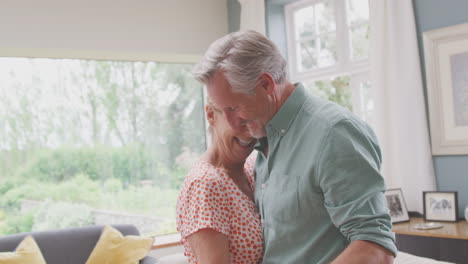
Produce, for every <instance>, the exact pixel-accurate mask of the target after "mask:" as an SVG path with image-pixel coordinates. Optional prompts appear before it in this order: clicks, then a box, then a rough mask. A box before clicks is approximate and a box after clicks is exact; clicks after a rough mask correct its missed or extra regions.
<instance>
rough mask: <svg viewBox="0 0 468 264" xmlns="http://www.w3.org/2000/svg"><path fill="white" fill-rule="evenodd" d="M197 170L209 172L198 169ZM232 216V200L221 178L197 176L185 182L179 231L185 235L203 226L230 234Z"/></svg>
mask: <svg viewBox="0 0 468 264" xmlns="http://www.w3.org/2000/svg"><path fill="white" fill-rule="evenodd" d="M198 173H203V174H205V173H206V172H202V171H200V170H199V171H198ZM192 176H193V175H192ZM229 215H230V212H229V199H228V197H227V195H226V190H225V189H224V187H223V185H222V182H221V180H220V179H219V178H218V177H216V176H215V175H209V174H208V175H207V174H205V175H195V177H193V178H191V179H190V180H188V181H187V182H186V183H185V185H184V188H183V189H182V190H181V194H180V196H179V201H178V206H177V218H178V230H179V232H180V234H181V236H182V238H184V239H185V238H187V237H188V236H190V235H191V234H193V233H195V232H197V231H198V230H200V229H204V228H211V229H214V230H216V231H218V232H220V233H222V234H224V235H229V233H230V228H229V219H230V216H229Z"/></svg>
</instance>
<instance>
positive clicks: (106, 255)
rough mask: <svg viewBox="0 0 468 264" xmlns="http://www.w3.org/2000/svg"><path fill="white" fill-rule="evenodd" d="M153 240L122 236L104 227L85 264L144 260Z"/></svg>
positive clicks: (118, 263)
mask: <svg viewBox="0 0 468 264" xmlns="http://www.w3.org/2000/svg"><path fill="white" fill-rule="evenodd" d="M152 244H153V238H147V237H141V236H125V237H124V236H122V234H121V233H120V232H119V231H118V230H116V229H114V228H113V227H111V226H107V225H106V226H105V227H104V230H103V231H102V234H101V237H100V238H99V240H98V242H97V244H96V246H95V247H94V249H93V252H91V255H90V256H89V258H88V260H87V261H86V264H130V263H138V261H139V260H141V259H142V258H144V257H145V256H146V254H147V253H148V251H149V250H150V248H151V245H152Z"/></svg>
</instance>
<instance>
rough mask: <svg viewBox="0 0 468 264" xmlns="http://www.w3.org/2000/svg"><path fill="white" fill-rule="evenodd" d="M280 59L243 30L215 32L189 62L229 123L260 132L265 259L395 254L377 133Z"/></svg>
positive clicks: (343, 259) (350, 259) (385, 259)
mask: <svg viewBox="0 0 468 264" xmlns="http://www.w3.org/2000/svg"><path fill="white" fill-rule="evenodd" d="M285 68H286V61H285V60H284V58H283V57H282V56H281V54H280V53H279V51H278V49H277V47H276V46H275V45H274V44H273V43H272V42H271V41H270V40H268V39H267V38H265V37H264V36H263V35H261V34H259V33H257V32H254V31H246V32H235V33H231V34H229V35H227V36H225V37H223V38H221V39H219V40H217V41H215V42H214V43H213V44H212V45H211V46H210V47H209V49H208V51H207V52H206V54H205V56H204V57H203V59H202V60H201V61H200V62H199V64H198V65H197V66H196V68H195V70H194V75H195V78H197V79H198V80H199V81H201V82H202V83H204V84H205V85H206V87H207V91H208V94H209V96H210V97H211V99H212V100H213V103H214V104H215V105H216V106H217V108H219V109H222V111H223V112H224V114H225V116H226V118H227V120H228V122H229V124H230V126H231V127H232V128H233V129H239V130H240V129H242V128H245V127H247V128H248V130H249V131H250V134H251V135H252V136H253V137H255V138H257V139H258V144H257V146H256V148H257V150H259V155H258V156H257V161H256V184H255V185H256V188H255V201H256V204H257V206H258V209H259V211H260V215H261V222H262V224H263V235H264V242H265V252H264V257H263V263H268V264H271V263H281V264H284V263H288V264H293V263H330V262H332V263H347V264H349V263H360V264H362V263H392V262H393V257H394V255H396V252H397V249H396V247H395V244H394V242H395V237H394V234H393V233H392V232H391V226H392V224H391V219H390V216H389V214H388V208H387V205H386V202H385V198H384V195H383V191H384V190H385V184H384V180H383V178H382V176H381V174H380V172H379V170H380V164H381V153H380V149H379V146H378V144H377V140H376V137H375V135H374V133H373V132H372V130H371V129H370V128H369V126H368V125H366V124H365V123H364V122H363V121H361V120H360V119H359V118H358V117H356V116H355V115H353V114H352V113H350V112H349V111H347V110H345V109H344V108H342V107H340V106H338V105H336V104H334V103H331V102H328V101H325V100H321V99H319V98H317V97H314V96H312V95H310V94H308V93H307V92H306V91H305V89H304V87H303V85H302V84H300V83H298V84H292V83H290V82H288V80H287V79H286V70H285ZM242 143H245V144H246V145H247V144H249V143H251V142H242Z"/></svg>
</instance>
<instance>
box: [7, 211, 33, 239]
mask: <svg viewBox="0 0 468 264" xmlns="http://www.w3.org/2000/svg"><path fill="white" fill-rule="evenodd" d="M33 223H34V214H33V213H32V212H31V213H27V214H24V215H21V214H19V213H18V212H14V213H12V214H10V215H9V216H8V217H7V218H6V219H5V221H3V222H1V221H0V234H3V235H9V234H16V233H23V232H30V231H31V230H32V225H33Z"/></svg>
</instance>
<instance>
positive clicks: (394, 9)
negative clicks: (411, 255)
mask: <svg viewBox="0 0 468 264" xmlns="http://www.w3.org/2000/svg"><path fill="white" fill-rule="evenodd" d="M369 5H370V6H369V7H370V8H369V10H370V25H371V33H370V36H371V43H370V47H371V48H370V50H371V52H370V76H371V82H372V90H373V91H372V93H373V94H372V97H373V98H372V99H373V101H374V106H375V109H374V110H375V115H374V116H373V119H374V121H375V122H374V123H375V130H376V133H377V136H378V138H379V141H380V144H381V147H382V153H383V164H382V166H383V167H382V172H383V175H384V177H385V180H386V183H387V187H388V188H402V190H403V195H404V198H405V200H406V203H407V206H408V210H410V211H418V212H423V210H422V208H423V201H422V192H423V191H432V190H435V187H436V182H435V176H434V167H433V164H432V155H431V148H430V140H429V129H428V124H427V116H426V111H425V101H424V92H423V85H422V77H421V76H422V75H421V67H420V60H419V53H418V46H417V37H416V26H415V18H414V12H413V5H412V1H406V0H396V1H395V0H384V1H369Z"/></svg>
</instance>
